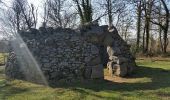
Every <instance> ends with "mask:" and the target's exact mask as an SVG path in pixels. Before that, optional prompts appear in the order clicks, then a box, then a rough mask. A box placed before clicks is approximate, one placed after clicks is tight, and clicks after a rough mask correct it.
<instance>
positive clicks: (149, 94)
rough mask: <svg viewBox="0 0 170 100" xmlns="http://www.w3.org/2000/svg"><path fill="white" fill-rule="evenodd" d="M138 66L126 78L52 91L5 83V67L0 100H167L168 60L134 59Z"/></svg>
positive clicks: (169, 98)
mask: <svg viewBox="0 0 170 100" xmlns="http://www.w3.org/2000/svg"><path fill="white" fill-rule="evenodd" d="M137 64H138V65H139V66H140V67H138V68H137V70H136V72H135V73H134V74H133V75H131V76H129V77H127V78H117V77H114V78H111V79H109V81H108V80H103V81H102V80H96V81H87V82H83V83H82V82H77V83H74V84H69V85H61V86H58V87H55V88H52V87H47V86H42V85H37V84H33V83H29V82H25V81H20V80H8V81H7V80H6V79H5V78H4V74H3V73H4V68H3V67H0V100H170V61H162V60H161V61H154V62H152V61H150V60H148V59H145V60H137ZM106 77H107V76H106ZM106 79H107V78H106Z"/></svg>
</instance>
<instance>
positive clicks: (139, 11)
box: [136, 1, 142, 52]
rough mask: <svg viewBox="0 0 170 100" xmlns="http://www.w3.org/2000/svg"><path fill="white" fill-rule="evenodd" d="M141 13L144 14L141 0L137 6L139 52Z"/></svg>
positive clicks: (137, 42) (137, 45)
mask: <svg viewBox="0 0 170 100" xmlns="http://www.w3.org/2000/svg"><path fill="white" fill-rule="evenodd" d="M141 14H142V9H141V1H140V2H139V6H138V8H137V16H138V19H137V41H136V51H137V52H138V50H139V44H140V28H141Z"/></svg>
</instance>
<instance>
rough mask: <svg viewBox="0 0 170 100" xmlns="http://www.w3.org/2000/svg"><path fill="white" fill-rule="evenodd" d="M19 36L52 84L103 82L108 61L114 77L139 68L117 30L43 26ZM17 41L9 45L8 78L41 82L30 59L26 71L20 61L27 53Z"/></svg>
mask: <svg viewBox="0 0 170 100" xmlns="http://www.w3.org/2000/svg"><path fill="white" fill-rule="evenodd" d="M19 34H20V36H21V37H22V39H23V42H24V43H25V44H26V46H27V47H28V50H29V51H30V52H31V54H32V55H33V58H35V60H36V62H37V63H38V65H39V67H40V70H41V71H42V74H43V75H44V76H45V79H46V80H47V81H48V82H49V83H54V84H55V83H56V82H59V81H68V80H75V79H76V80H77V79H94V78H100V79H103V78H104V72H103V68H104V67H103V63H104V62H106V61H107V62H108V64H107V65H108V68H109V69H110V72H111V74H114V73H116V75H119V76H125V75H127V74H130V73H131V72H132V71H133V70H134V68H135V67H136V65H135V62H134V60H135V59H134V57H133V56H132V55H131V54H130V51H129V46H128V45H127V44H126V43H125V42H124V41H123V40H122V39H121V37H120V36H119V35H118V33H117V31H116V29H113V30H110V31H108V26H98V25H86V26H83V27H81V28H79V29H78V30H71V29H62V28H56V29H53V28H51V27H50V28H44V27H41V28H40V29H39V30H36V29H32V30H31V31H29V32H26V31H22V32H20V33H19ZM16 41H17V39H16V40H15V39H14V40H13V41H11V43H10V45H11V47H12V49H11V53H10V55H9V58H8V62H7V64H6V75H7V76H8V77H10V78H18V79H25V80H28V81H34V82H39V80H38V78H39V77H38V76H37V75H36V71H33V70H31V69H33V68H32V67H33V66H32V65H31V64H30V63H31V62H28V61H29V58H26V60H24V61H27V64H24V68H23V64H22V63H21V60H23V59H24V57H25V53H20V52H23V50H21V51H18V50H20V49H21V46H18V47H16ZM13 45H14V46H13ZM15 48H20V49H15ZM102 48H105V50H103V49H102ZM106 49H107V51H106ZM26 51H27V50H26ZM103 57H106V58H108V60H106V59H103ZM103 60H104V61H103ZM24 61H23V62H24ZM115 66H116V67H115ZM29 68H30V69H29ZM36 76H37V77H36Z"/></svg>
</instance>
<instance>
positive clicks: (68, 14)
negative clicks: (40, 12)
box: [44, 0, 77, 28]
mask: <svg viewBox="0 0 170 100" xmlns="http://www.w3.org/2000/svg"><path fill="white" fill-rule="evenodd" d="M68 3H69V2H67V1H66V0H47V1H46V2H45V6H44V22H45V23H48V24H49V25H50V26H54V27H63V28H67V27H69V28H74V27H75V26H76V25H75V24H76V17H77V14H76V13H75V12H74V11H68V9H67V7H66V6H65V5H66V4H68ZM67 6H68V8H70V7H71V5H67Z"/></svg>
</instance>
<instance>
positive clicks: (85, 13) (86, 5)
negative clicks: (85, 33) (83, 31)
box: [73, 0, 93, 25]
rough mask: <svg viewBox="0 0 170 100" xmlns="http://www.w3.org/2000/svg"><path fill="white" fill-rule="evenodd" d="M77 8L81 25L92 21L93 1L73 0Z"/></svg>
mask: <svg viewBox="0 0 170 100" xmlns="http://www.w3.org/2000/svg"><path fill="white" fill-rule="evenodd" d="M73 1H74V2H75V4H76V6H77V11H78V14H79V16H80V21H81V24H82V25H83V24H85V23H87V22H91V21H92V15H93V13H92V4H91V0H73Z"/></svg>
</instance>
